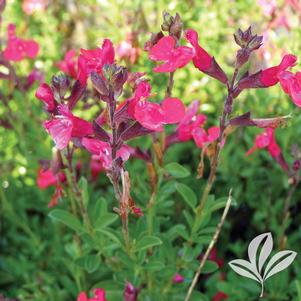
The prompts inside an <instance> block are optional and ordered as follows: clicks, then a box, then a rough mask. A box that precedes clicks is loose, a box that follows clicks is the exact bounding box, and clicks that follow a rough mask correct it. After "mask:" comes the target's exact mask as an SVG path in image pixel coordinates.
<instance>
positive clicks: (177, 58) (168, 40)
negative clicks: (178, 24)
mask: <svg viewBox="0 0 301 301" xmlns="http://www.w3.org/2000/svg"><path fill="white" fill-rule="evenodd" d="M192 57H193V49H192V48H190V47H187V46H178V47H176V40H175V39H174V38H173V37H172V36H166V37H163V38H161V39H160V40H159V42H158V43H157V44H155V45H154V46H153V47H152V48H151V49H150V51H149V58H150V59H151V60H152V61H156V62H157V61H162V62H164V63H163V64H162V65H159V66H157V67H155V68H154V71H155V72H174V71H176V70H177V69H178V68H182V67H184V66H185V65H187V64H188V63H189V61H190V60H191V59H192Z"/></svg>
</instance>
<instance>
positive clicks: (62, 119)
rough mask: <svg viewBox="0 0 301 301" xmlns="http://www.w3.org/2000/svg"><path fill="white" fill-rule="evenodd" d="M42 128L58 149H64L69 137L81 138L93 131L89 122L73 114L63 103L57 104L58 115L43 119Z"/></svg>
mask: <svg viewBox="0 0 301 301" xmlns="http://www.w3.org/2000/svg"><path fill="white" fill-rule="evenodd" d="M44 128H45V129H46V130H47V131H48V133H49V134H50V136H51V137H52V139H53V140H54V142H55V145H56V147H57V149H59V150H62V149H64V148H65V147H66V146H67V145H68V143H69V141H70V140H71V138H75V137H77V138H82V137H85V136H87V135H90V134H92V133H93V129H92V125H91V123H89V122H87V121H86V120H84V119H81V118H79V117H76V116H74V115H73V114H72V113H71V112H70V111H69V109H68V107H67V106H65V105H59V106H58V115H56V116H55V117H54V118H53V119H52V120H47V121H45V122H44Z"/></svg>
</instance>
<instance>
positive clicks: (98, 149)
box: [81, 138, 133, 170]
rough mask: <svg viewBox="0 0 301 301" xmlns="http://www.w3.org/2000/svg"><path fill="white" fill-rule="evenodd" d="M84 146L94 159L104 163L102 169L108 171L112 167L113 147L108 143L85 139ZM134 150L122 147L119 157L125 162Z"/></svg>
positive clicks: (118, 153) (82, 141) (125, 146)
mask: <svg viewBox="0 0 301 301" xmlns="http://www.w3.org/2000/svg"><path fill="white" fill-rule="evenodd" d="M81 143H82V145H83V146H84V147H85V148H86V149H87V150H88V151H89V152H90V153H91V154H93V155H95V157H94V159H97V160H99V161H100V162H101V163H102V167H103V168H104V169H106V170H108V169H110V168H111V167H112V157H111V146H110V144H109V143H108V142H103V141H101V140H98V139H95V138H83V139H82V140H81ZM132 152H133V151H132V148H131V147H130V146H127V145H123V146H121V148H120V149H119V150H118V151H117V154H116V155H117V157H120V158H121V159H122V161H123V162H125V161H127V160H128V159H129V157H130V155H131V154H132Z"/></svg>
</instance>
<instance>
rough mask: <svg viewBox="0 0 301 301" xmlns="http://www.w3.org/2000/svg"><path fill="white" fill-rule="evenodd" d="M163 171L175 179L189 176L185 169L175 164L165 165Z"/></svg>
mask: <svg viewBox="0 0 301 301" xmlns="http://www.w3.org/2000/svg"><path fill="white" fill-rule="evenodd" d="M165 170H166V171H167V172H168V173H169V174H170V175H172V176H173V177H175V178H186V177H188V176H189V175H190V172H189V171H188V170H187V169H186V168H185V167H183V166H182V165H180V164H179V163H176V162H173V163H169V164H167V165H166V166H165Z"/></svg>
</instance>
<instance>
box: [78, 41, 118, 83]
mask: <svg viewBox="0 0 301 301" xmlns="http://www.w3.org/2000/svg"><path fill="white" fill-rule="evenodd" d="M114 59H115V50H114V47H113V44H112V42H111V41H110V40H109V39H104V41H103V44H102V47H101V48H100V47H99V48H96V49H91V50H85V49H81V50H80V55H79V58H78V75H77V78H78V79H79V80H80V82H81V83H82V84H86V82H87V78H88V76H89V75H90V74H91V73H92V72H93V71H94V72H97V73H99V74H102V69H103V67H104V65H105V64H108V65H111V64H113V63H114Z"/></svg>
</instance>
